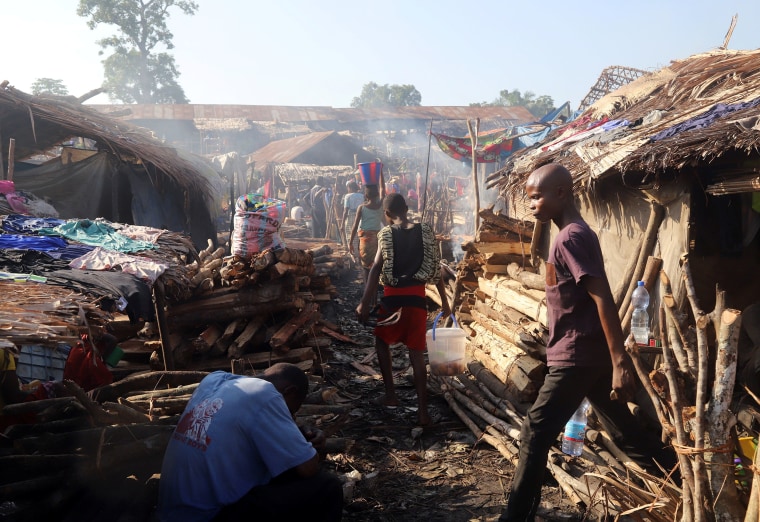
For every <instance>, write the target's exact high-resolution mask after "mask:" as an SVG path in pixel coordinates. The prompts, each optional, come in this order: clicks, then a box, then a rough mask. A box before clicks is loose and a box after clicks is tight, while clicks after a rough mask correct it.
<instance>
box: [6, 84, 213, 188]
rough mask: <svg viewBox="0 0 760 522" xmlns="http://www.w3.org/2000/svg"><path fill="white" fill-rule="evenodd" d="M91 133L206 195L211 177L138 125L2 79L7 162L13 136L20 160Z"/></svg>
mask: <svg viewBox="0 0 760 522" xmlns="http://www.w3.org/2000/svg"><path fill="white" fill-rule="evenodd" d="M72 137H82V138H89V139H91V140H94V141H96V142H97V144H98V147H99V148H100V149H101V150H104V151H107V152H109V153H111V154H113V155H115V156H117V157H118V158H120V159H124V160H137V161H139V162H141V163H143V164H145V165H147V166H149V167H151V166H152V167H155V169H156V171H157V172H158V173H159V174H164V175H166V176H168V177H170V178H172V179H173V180H174V181H176V182H177V184H178V185H180V186H181V187H184V188H186V189H188V190H193V191H198V192H200V193H201V194H203V195H207V194H208V191H209V186H208V182H207V181H206V179H205V178H204V177H203V176H202V175H200V174H198V172H197V169H196V167H195V166H194V165H193V164H192V163H191V162H189V161H187V160H185V159H183V158H182V157H180V156H179V155H178V154H177V152H176V151H175V150H174V149H173V148H170V147H167V146H165V145H163V144H162V142H161V141H160V140H158V139H157V138H155V136H153V134H152V133H151V132H150V131H148V130H146V129H142V128H140V127H135V126H134V125H131V124H129V123H125V122H122V121H119V120H117V119H115V118H113V117H110V116H108V115H106V114H103V113H100V112H98V111H95V110H92V109H90V108H88V107H87V106H85V105H82V104H81V103H80V101H79V100H77V99H76V98H74V97H72V96H48V95H40V96H34V95H29V94H25V93H23V92H21V91H19V90H17V89H15V88H14V87H12V86H9V85H8V83H7V82H3V83H2V84H0V138H1V139H2V142H3V143H2V147H0V149H1V150H2V153H1V154H2V160H3V164H4V165H6V166H7V165H8V147H7V144H8V140H9V139H10V138H13V139H14V140H15V154H14V158H15V159H16V160H23V159H25V158H29V157H31V156H34V155H36V154H41V153H43V152H45V151H46V150H48V149H50V148H51V147H53V146H56V145H59V144H60V143H62V142H64V141H66V140H68V139H70V138H72Z"/></svg>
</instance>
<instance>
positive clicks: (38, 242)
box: [0, 234, 68, 252]
mask: <svg viewBox="0 0 760 522" xmlns="http://www.w3.org/2000/svg"><path fill="white" fill-rule="evenodd" d="M67 244H68V243H66V240H65V239H61V238H59V237H40V236H26V235H21V234H0V250H37V251H38V252H47V251H49V250H58V249H59V248H65V247H66V245H67Z"/></svg>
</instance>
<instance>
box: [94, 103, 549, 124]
mask: <svg viewBox="0 0 760 522" xmlns="http://www.w3.org/2000/svg"><path fill="white" fill-rule="evenodd" d="M87 106H88V107H90V108H92V109H95V110H97V111H99V112H102V113H106V114H107V113H116V112H120V111H123V110H124V109H129V110H130V111H131V114H129V115H127V116H124V117H123V119H127V120H156V119H158V120H197V119H226V118H232V119H238V118H245V119H247V120H250V121H262V122H288V123H298V122H318V121H342V122H359V121H372V120H430V119H433V120H466V119H468V118H469V119H474V118H480V119H481V120H491V119H498V120H509V121H512V122H514V123H518V124H519V123H528V122H531V121H534V120H535V117H534V116H533V115H532V114H531V113H530V111H528V109H526V108H525V107H457V106H449V107H389V108H382V109H378V108H375V109H352V108H346V109H334V108H332V107H320V106H314V107H309V106H306V107H297V106H280V105H193V104H188V105H145V104H133V105H102V104H88V105H87Z"/></svg>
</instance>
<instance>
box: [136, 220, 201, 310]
mask: <svg viewBox="0 0 760 522" xmlns="http://www.w3.org/2000/svg"><path fill="white" fill-rule="evenodd" d="M210 244H211V241H210V240H209V245H210ZM155 245H156V247H157V248H155V249H150V250H141V251H140V252H137V253H136V255H138V256H141V257H147V258H149V259H151V260H152V261H155V262H156V263H162V264H164V265H166V266H167V268H166V270H165V271H164V273H163V274H161V277H160V278H159V279H160V281H161V282H162V283H163V285H164V292H165V294H166V297H167V299H169V300H170V301H172V302H182V301H184V300H186V299H189V298H190V296H191V295H192V291H193V288H194V287H195V285H194V284H193V283H192V281H191V278H192V277H193V276H194V275H195V270H196V269H197V264H198V263H199V262H200V260H199V253H198V251H197V250H196V248H195V246H194V245H193V243H192V241H190V238H189V237H188V236H186V235H185V234H182V233H180V232H172V231H170V230H164V231H163V232H162V233H161V235H159V236H158V238H157V239H156V242H155Z"/></svg>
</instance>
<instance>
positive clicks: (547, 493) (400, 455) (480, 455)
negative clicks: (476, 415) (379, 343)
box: [321, 276, 571, 522]
mask: <svg viewBox="0 0 760 522" xmlns="http://www.w3.org/2000/svg"><path fill="white" fill-rule="evenodd" d="M335 284H336V286H338V287H339V297H338V298H337V299H335V300H334V301H333V303H332V304H331V305H330V306H328V307H326V309H325V310H323V315H325V317H326V318H328V319H330V320H332V321H334V322H337V323H338V324H340V325H341V326H342V327H343V330H344V332H345V333H346V334H347V335H349V336H351V337H352V338H353V339H355V340H356V341H357V343H358V344H357V345H352V344H339V345H337V346H336V347H335V348H334V351H333V353H332V355H331V357H330V360H329V361H327V362H326V364H325V365H324V368H325V376H324V377H325V382H326V384H327V385H329V386H334V387H335V388H337V389H338V390H339V397H340V400H343V401H345V402H344V403H345V404H348V405H350V411H349V413H346V414H343V415H336V416H335V417H334V418H327V419H324V420H323V424H322V426H321V427H322V429H324V430H326V431H327V432H328V433H329V434H330V435H332V436H338V437H345V438H348V439H352V440H353V441H354V443H353V446H352V447H351V448H350V449H348V450H346V451H345V452H344V453H340V454H333V455H331V456H330V457H329V459H330V463H329V465H330V467H331V468H332V469H333V470H334V471H336V472H337V473H339V474H342V475H346V474H348V477H351V478H353V479H355V483H354V484H353V486H351V485H350V484H349V485H348V486H347V489H348V490H349V494H348V496H349V497H350V499H349V500H347V502H346V512H347V515H346V517H345V518H344V520H348V521H395V520H399V521H401V520H403V521H417V520H419V521H422V520H425V521H436V520H446V521H453V522H458V521H486V520H496V518H498V515H499V514H500V513H501V511H502V510H503V507H504V504H505V499H506V492H507V491H508V488H509V485H510V483H511V480H512V473H513V471H514V469H513V466H512V465H511V464H510V463H509V462H508V461H506V460H505V459H504V458H502V456H501V455H500V454H499V453H498V452H497V451H496V450H494V449H493V448H492V447H491V446H489V445H488V444H485V443H480V444H477V445H476V444H475V443H476V441H475V438H474V436H473V435H472V433H471V432H470V431H469V430H468V429H467V428H466V427H465V426H464V424H463V423H462V422H461V421H460V420H459V419H458V418H457V417H456V416H455V415H454V414H453V412H452V411H451V410H450V409H449V407H448V404H447V403H446V401H445V400H444V398H443V397H442V396H441V395H440V394H439V393H436V391H435V390H433V389H431V390H430V404H431V408H430V410H431V415H432V416H433V417H434V419H435V421H436V422H435V424H434V425H433V426H432V427H429V428H425V429H424V430H423V429H421V428H418V427H416V426H415V424H416V404H417V402H416V394H415V392H414V388H413V386H412V383H411V375H410V372H411V369H410V367H409V359H408V357H407V354H406V348H404V347H398V348H393V349H392V352H393V368H394V372H395V375H396V379H395V382H396V385H397V390H398V395H399V399H400V401H401V405H400V406H398V407H396V408H384V407H380V406H376V405H374V404H373V403H372V402H371V401H372V399H374V398H376V397H379V396H381V395H382V380H381V378H380V375H379V368H378V366H377V361H376V358H375V357H374V336H373V335H372V332H371V330H370V329H368V328H365V327H363V326H362V325H360V324H359V323H357V322H356V321H355V320H354V313H353V310H354V308H355V307H356V304H357V303H358V301H359V298H360V293H361V288H362V285H361V280H360V278H358V276H357V278H356V279H354V278H352V277H347V278H344V279H343V280H342V281H338V282H335ZM331 316H332V317H331ZM357 363H359V364H357ZM542 506H547V507H546V509H543V510H542V511H544V515H545V516H544V518H545V519H554V520H567V519H568V515H566V514H563V512H565V513H570V512H571V507H570V506H568V505H567V503H566V502H565V501H564V500H563V495H562V493H561V491H560V489H559V488H558V487H555V486H554V485H547V486H546V487H545V489H544V499H543V502H542ZM549 506H560V507H561V508H563V509H560V510H554V509H553V508H551V507H549Z"/></svg>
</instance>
